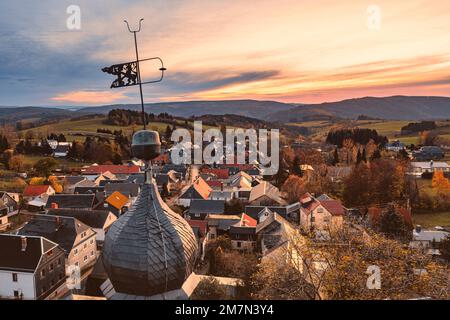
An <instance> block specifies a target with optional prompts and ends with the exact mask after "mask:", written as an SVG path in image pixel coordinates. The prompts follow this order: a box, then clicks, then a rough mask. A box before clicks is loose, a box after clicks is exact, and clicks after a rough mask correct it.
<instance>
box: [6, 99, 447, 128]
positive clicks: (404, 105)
mask: <svg viewBox="0 0 450 320" xmlns="http://www.w3.org/2000/svg"><path fill="white" fill-rule="evenodd" d="M77 108H78V107H77ZM113 109H130V110H140V105H139V104H115V105H105V106H96V107H85V108H80V109H78V110H75V109H73V108H71V107H67V108H66V109H61V108H49V107H9V108H5V107H0V123H5V122H13V123H14V122H16V121H19V120H22V121H24V120H32V121H36V120H47V119H48V120H55V119H62V118H73V117H78V116H83V115H86V114H107V113H108V112H109V111H111V110H113ZM145 110H146V112H149V113H154V114H159V113H163V112H166V113H169V114H171V115H173V116H179V117H184V118H189V117H191V116H195V117H199V116H203V115H225V114H228V115H230V114H234V115H239V116H245V117H250V118H254V119H258V120H264V121H268V122H280V123H287V122H302V121H308V120H329V119H356V118H358V116H361V115H364V116H366V117H368V118H374V119H375V118H376V119H385V120H409V121H419V120H443V119H450V97H410V96H393V97H385V98H374V97H366V98H358V99H349V100H343V101H339V102H329V103H321V104H302V105H300V104H289V103H282V102H276V101H258V100H223V101H185V102H165V103H148V104H146V105H145Z"/></svg>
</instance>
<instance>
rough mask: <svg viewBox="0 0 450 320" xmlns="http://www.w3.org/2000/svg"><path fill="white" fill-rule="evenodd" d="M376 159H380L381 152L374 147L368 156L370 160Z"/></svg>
mask: <svg viewBox="0 0 450 320" xmlns="http://www.w3.org/2000/svg"><path fill="white" fill-rule="evenodd" d="M377 159H381V152H380V150H379V149H375V151H374V152H373V154H372V157H371V158H370V160H372V161H375V160H377Z"/></svg>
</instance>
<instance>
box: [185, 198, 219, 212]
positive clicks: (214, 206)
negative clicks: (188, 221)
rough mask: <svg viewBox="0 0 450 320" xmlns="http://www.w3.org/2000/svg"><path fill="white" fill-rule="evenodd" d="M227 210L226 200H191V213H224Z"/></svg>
mask: <svg viewBox="0 0 450 320" xmlns="http://www.w3.org/2000/svg"><path fill="white" fill-rule="evenodd" d="M224 212H225V201H224V200H197V199H194V200H191V205H190V207H189V213H207V214H211V213H212V214H222V213H224Z"/></svg>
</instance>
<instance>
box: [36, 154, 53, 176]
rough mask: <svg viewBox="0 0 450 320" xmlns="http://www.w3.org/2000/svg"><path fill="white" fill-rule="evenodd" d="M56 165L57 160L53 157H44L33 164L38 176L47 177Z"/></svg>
mask: <svg viewBox="0 0 450 320" xmlns="http://www.w3.org/2000/svg"><path fill="white" fill-rule="evenodd" d="M57 165H58V162H57V161H56V160H55V159H53V158H44V159H41V160H38V161H37V162H36V163H35V164H34V170H35V171H36V174H38V175H40V176H45V177H48V176H49V175H50V174H51V173H52V171H53V169H55V168H56V166H57Z"/></svg>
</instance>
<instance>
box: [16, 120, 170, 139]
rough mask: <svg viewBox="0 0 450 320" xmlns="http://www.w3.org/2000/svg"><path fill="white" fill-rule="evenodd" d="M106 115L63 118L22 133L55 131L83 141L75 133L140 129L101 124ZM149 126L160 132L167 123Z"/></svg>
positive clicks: (42, 134) (129, 132)
mask: <svg viewBox="0 0 450 320" xmlns="http://www.w3.org/2000/svg"><path fill="white" fill-rule="evenodd" d="M105 119H106V117H95V118H93V119H83V120H76V121H70V120H65V121H61V122H58V123H53V124H48V125H44V126H40V127H37V128H33V129H28V130H23V131H22V133H24V134H25V132H27V131H32V132H33V133H34V134H35V136H38V137H39V136H41V137H45V136H47V135H48V134H50V133H56V134H60V133H62V134H64V135H65V136H66V138H67V140H68V141H70V142H72V141H79V142H83V141H84V140H85V137H83V136H80V135H76V133H88V134H89V133H96V132H97V129H100V128H101V129H108V130H111V131H114V130H122V131H123V132H124V133H126V134H131V133H132V132H134V131H137V130H140V129H141V128H142V126H139V125H132V126H113V125H106V124H103V120H105ZM149 127H150V128H151V129H153V130H158V131H160V132H163V131H164V130H165V129H166V127H167V123H162V122H152V123H150V124H149Z"/></svg>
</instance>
